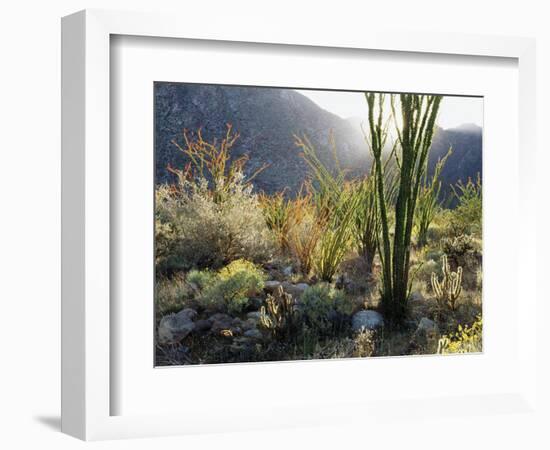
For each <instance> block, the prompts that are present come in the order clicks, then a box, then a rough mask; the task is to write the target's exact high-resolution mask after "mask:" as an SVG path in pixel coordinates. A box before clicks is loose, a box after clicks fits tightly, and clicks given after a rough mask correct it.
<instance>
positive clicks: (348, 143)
mask: <svg viewBox="0 0 550 450" xmlns="http://www.w3.org/2000/svg"><path fill="white" fill-rule="evenodd" d="M359 122H360V121H359V119H356V118H352V119H348V120H345V119H342V118H340V117H338V116H336V115H334V114H332V113H330V112H328V111H325V110H323V109H322V108H320V107H319V106H317V105H316V104H315V103H314V102H313V101H311V100H310V99H309V98H307V97H305V96H303V95H302V94H300V93H298V92H296V91H293V90H289V89H277V88H259V87H239V86H218V85H201V84H185V83H156V84H155V164H156V166H155V171H156V182H157V183H164V182H172V181H173V180H174V179H173V175H172V174H170V172H168V171H167V169H166V167H167V166H168V164H171V165H172V166H174V167H181V166H183V165H184V164H185V163H186V162H187V160H186V158H185V157H184V155H183V154H182V153H181V152H180V151H179V150H178V149H177V148H176V146H175V145H174V144H173V143H172V140H176V141H178V142H180V143H181V142H182V131H183V129H184V128H185V129H187V130H189V131H196V130H198V129H199V128H202V131H203V136H204V137H205V139H212V138H214V137H218V138H219V137H220V136H223V135H224V134H225V127H226V124H227V123H231V124H232V126H233V129H234V130H235V131H237V132H239V133H240V138H239V140H238V141H237V142H236V144H235V146H234V155H235V156H240V155H242V154H245V153H246V154H248V156H249V157H250V159H249V162H248V163H247V166H246V167H247V170H248V172H249V173H252V172H254V171H255V170H256V169H257V168H259V167H261V166H262V165H263V164H265V163H268V164H269V165H270V166H269V168H268V169H266V170H265V171H264V172H262V173H261V174H260V175H259V176H258V177H257V178H256V179H255V181H254V185H255V188H256V189H257V190H261V191H265V192H267V193H270V194H272V193H274V192H277V191H281V190H283V189H287V190H288V192H289V193H291V194H293V193H296V192H297V191H298V190H299V189H300V186H301V184H302V183H303V181H304V180H305V179H306V177H307V166H306V164H305V162H304V161H303V159H302V158H301V156H300V151H299V149H298V148H297V147H296V145H295V143H294V138H293V135H294V134H298V135H302V134H306V135H307V136H308V137H309V138H310V140H311V141H312V143H313V144H314V145H315V146H316V148H317V150H318V153H319V155H320V157H321V159H322V160H323V162H324V163H325V164H327V165H328V166H329V167H334V159H333V157H332V150H331V147H330V145H329V132H330V130H332V131H333V132H334V138H335V141H336V144H337V156H338V159H339V161H340V164H341V166H342V167H343V168H345V169H347V170H349V171H350V172H352V173H353V174H364V173H366V172H367V170H368V167H369V166H370V161H371V157H370V155H369V152H368V149H367V147H366V144H365V141H364V139H363V135H362V132H361V129H360V126H359ZM481 137H482V133H481V128H479V127H477V126H475V125H464V126H461V127H458V128H455V129H448V130H443V129H441V128H438V129H437V130H436V133H435V136H434V140H433V144H432V149H431V152H430V158H429V163H428V165H429V169H430V170H433V167H434V165H435V163H436V162H437V160H438V158H440V157H442V156H444V155H445V154H446V152H447V150H448V149H449V146H452V147H453V154H452V155H451V157H450V158H449V160H448V161H447V164H446V166H445V168H444V170H443V173H442V180H443V185H444V189H443V190H444V192H445V193H448V192H449V191H450V188H449V186H448V185H449V183H456V182H457V181H458V180H459V179H462V180H467V179H468V177H471V178H474V177H475V176H476V174H477V172H481V145H482V142H481Z"/></svg>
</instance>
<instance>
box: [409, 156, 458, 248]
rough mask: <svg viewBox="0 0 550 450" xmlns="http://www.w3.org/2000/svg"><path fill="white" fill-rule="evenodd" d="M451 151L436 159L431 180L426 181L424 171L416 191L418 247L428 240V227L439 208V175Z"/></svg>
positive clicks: (426, 173)
mask: <svg viewBox="0 0 550 450" xmlns="http://www.w3.org/2000/svg"><path fill="white" fill-rule="evenodd" d="M451 153H452V149H449V151H448V152H447V154H446V155H445V156H444V157H443V158H442V159H440V160H439V161H437V164H436V165H435V170H434V174H433V177H432V179H431V181H428V172H427V171H426V172H425V173H424V181H423V183H422V186H421V188H420V191H419V193H418V203H417V206H416V213H415V225H416V228H417V244H418V246H419V247H423V246H425V245H426V243H427V242H428V229H429V228H430V225H431V223H432V221H433V219H434V217H435V214H436V213H437V210H438V208H439V204H438V198H439V192H440V191H441V181H440V180H439V176H440V174H441V170H442V169H443V166H444V165H445V163H446V162H447V159H448V158H449V156H450V155H451Z"/></svg>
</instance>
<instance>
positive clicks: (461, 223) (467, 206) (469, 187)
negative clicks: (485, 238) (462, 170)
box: [449, 174, 483, 236]
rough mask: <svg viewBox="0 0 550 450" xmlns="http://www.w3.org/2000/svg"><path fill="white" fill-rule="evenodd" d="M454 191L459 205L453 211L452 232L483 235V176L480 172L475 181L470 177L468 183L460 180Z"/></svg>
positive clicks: (450, 226) (450, 225)
mask: <svg viewBox="0 0 550 450" xmlns="http://www.w3.org/2000/svg"><path fill="white" fill-rule="evenodd" d="M453 193H454V196H455V198H456V200H457V201H458V205H457V207H456V208H455V209H454V211H453V212H452V217H451V220H450V223H449V228H450V230H451V233H452V234H454V235H459V234H475V235H476V236H481V231H482V216H483V210H482V206H483V198H482V184H481V176H480V175H479V174H478V176H477V179H476V181H475V182H474V181H472V180H471V179H468V182H467V183H463V182H462V181H459V182H458V184H456V186H454V187H453Z"/></svg>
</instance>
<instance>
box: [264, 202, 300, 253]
mask: <svg viewBox="0 0 550 450" xmlns="http://www.w3.org/2000/svg"><path fill="white" fill-rule="evenodd" d="M259 200H260V206H261V207H262V211H263V213H264V217H265V221H266V223H267V226H268V227H269V229H270V230H271V231H272V232H273V233H274V235H275V237H276V239H277V242H278V244H279V247H280V248H281V250H283V251H286V250H288V247H289V244H288V240H289V233H290V229H291V227H292V223H293V217H292V213H293V202H292V200H290V199H286V198H285V196H284V193H283V192H279V193H277V194H275V195H272V196H269V195H265V194H262V195H260V196H259Z"/></svg>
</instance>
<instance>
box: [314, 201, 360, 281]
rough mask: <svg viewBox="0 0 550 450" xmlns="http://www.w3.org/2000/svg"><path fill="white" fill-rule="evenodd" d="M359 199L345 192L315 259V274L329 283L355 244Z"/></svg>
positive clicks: (329, 221)
mask: <svg viewBox="0 0 550 450" xmlns="http://www.w3.org/2000/svg"><path fill="white" fill-rule="evenodd" d="M358 200H359V198H358V197H357V196H355V195H353V193H352V192H351V193H350V192H347V190H346V191H344V192H343V193H342V194H341V195H340V198H339V200H338V204H336V205H335V206H334V207H333V208H332V211H331V215H330V217H329V220H328V223H327V225H326V227H325V230H324V232H323V234H322V235H321V239H320V240H319V248H318V252H317V255H316V258H315V272H316V274H317V276H318V277H319V278H320V279H321V280H323V281H326V282H327V283H330V282H331V281H332V278H333V277H334V275H335V273H336V271H337V270H338V267H339V266H340V264H341V262H342V260H343V259H344V256H345V255H346V253H347V251H348V250H349V248H350V245H351V244H352V242H353V221H354V219H355V215H356V211H357V207H358Z"/></svg>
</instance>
